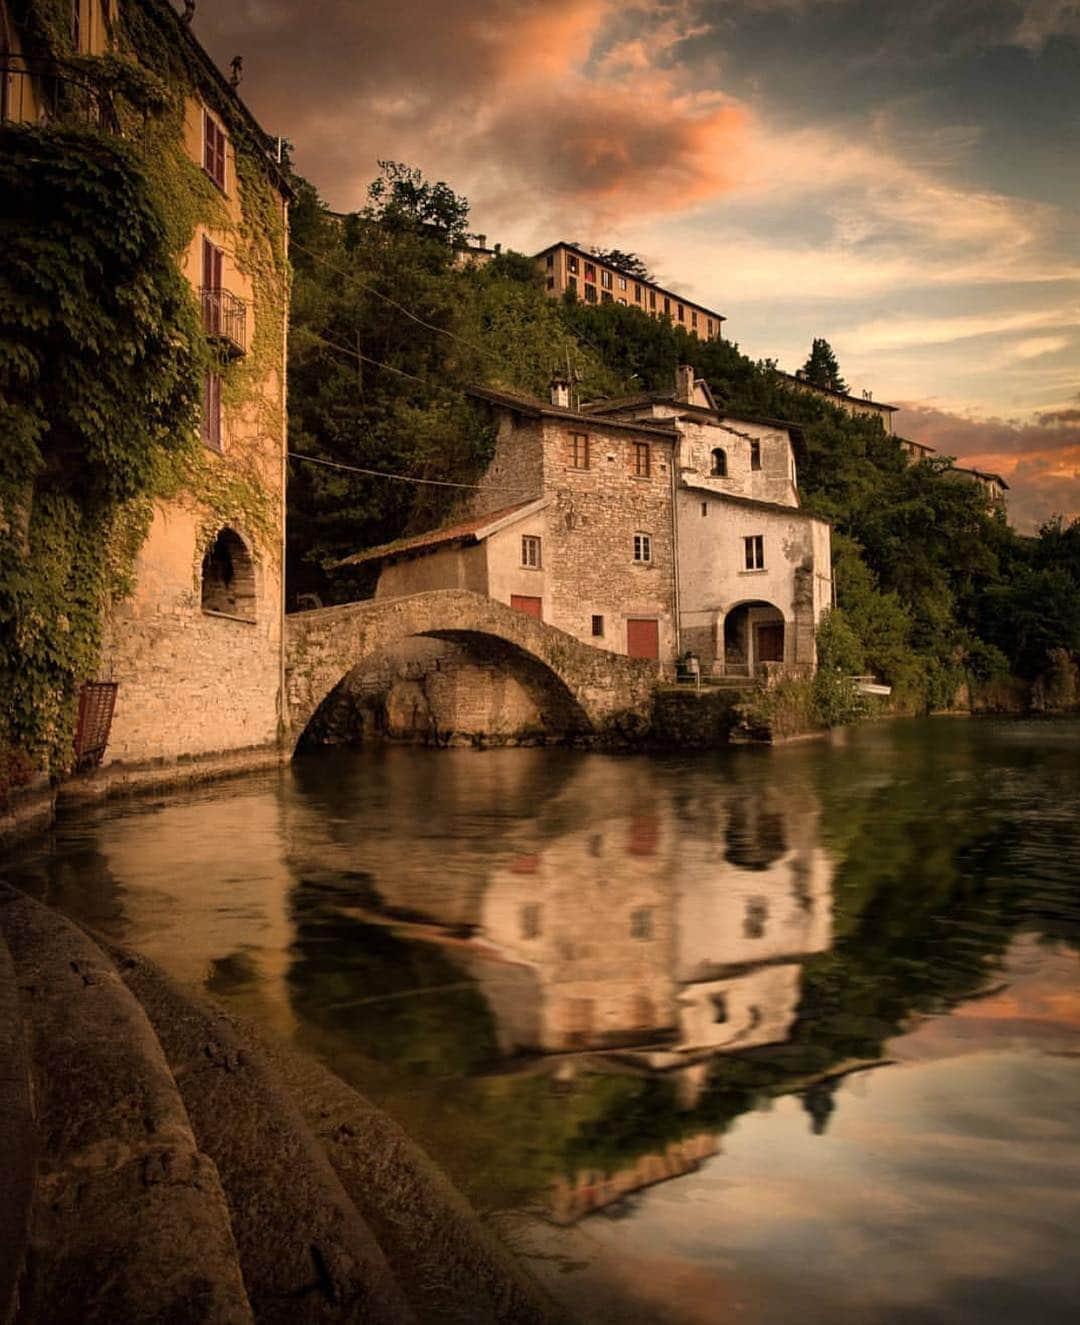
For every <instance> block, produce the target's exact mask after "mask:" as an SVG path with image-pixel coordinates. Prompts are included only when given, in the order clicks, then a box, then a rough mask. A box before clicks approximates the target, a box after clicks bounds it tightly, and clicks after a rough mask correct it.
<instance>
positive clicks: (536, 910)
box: [520, 902, 540, 939]
mask: <svg viewBox="0 0 1080 1325" xmlns="http://www.w3.org/2000/svg"><path fill="white" fill-rule="evenodd" d="M520 924H521V937H522V938H523V939H538V938H539V937H540V903H539V902H526V903H525V905H524V906H523V907H522V908H521V916H520Z"/></svg>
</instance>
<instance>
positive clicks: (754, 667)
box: [724, 600, 787, 676]
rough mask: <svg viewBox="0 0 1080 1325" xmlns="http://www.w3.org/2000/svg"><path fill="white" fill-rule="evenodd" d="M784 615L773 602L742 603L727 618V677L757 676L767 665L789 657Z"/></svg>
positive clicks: (725, 637)
mask: <svg viewBox="0 0 1080 1325" xmlns="http://www.w3.org/2000/svg"><path fill="white" fill-rule="evenodd" d="M786 650H787V630H786V627H785V624H784V614H783V612H781V611H780V609H779V608H778V607H774V606H773V604H772V603H766V602H764V601H762V600H755V601H753V602H748V603H739V604H738V606H736V607H733V608H731V609H730V610H729V611H728V613H727V615H726V616H725V617H724V674H725V676H757V675H759V674H760V672H761V668H762V664H763V663H780V662H783V661H784V659H785V657H786Z"/></svg>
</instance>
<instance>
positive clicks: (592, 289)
mask: <svg viewBox="0 0 1080 1325" xmlns="http://www.w3.org/2000/svg"><path fill="white" fill-rule="evenodd" d="M585 302H586V303H587V304H595V303H596V286H595V285H586V287H585Z"/></svg>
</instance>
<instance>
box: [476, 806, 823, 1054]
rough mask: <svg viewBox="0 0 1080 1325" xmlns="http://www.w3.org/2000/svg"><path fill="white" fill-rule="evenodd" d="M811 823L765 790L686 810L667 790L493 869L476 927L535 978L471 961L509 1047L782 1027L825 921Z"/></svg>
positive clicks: (717, 1046)
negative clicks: (803, 963)
mask: <svg viewBox="0 0 1080 1325" xmlns="http://www.w3.org/2000/svg"><path fill="white" fill-rule="evenodd" d="M817 828H818V822H817V811H816V807H815V806H813V805H812V804H801V805H800V804H798V803H795V804H793V803H791V801H790V800H781V799H780V798H779V797H777V798H776V799H775V801H773V799H772V798H771V797H770V795H769V794H768V793H763V795H762V796H761V797H758V798H754V797H749V796H746V795H742V794H739V793H728V794H727V795H725V794H724V793H723V792H721V793H719V794H718V797H717V800H716V802H715V803H712V804H710V805H708V806H707V807H697V809H696V810H695V808H694V807H683V808H682V810H681V811H679V812H676V808H675V806H674V805H673V804H672V803H671V802H668V803H665V800H664V798H662V797H660V798H654V799H652V800H651V801H650V804H649V806H648V808H644V809H638V810H635V811H632V812H629V813H625V814H624V815H623V816H622V817H618V818H615V819H613V820H612V819H607V820H602V821H599V822H594V823H592V824H589V825H588V826H586V827H583V828H580V829H576V830H573V831H570V832H567V833H565V834H563V835H562V836H560V837H558V838H557V839H556V840H554V841H552V842H550V843H548V844H547V845H545V846H543V847H542V848H540V849H537V850H536V851H530V852H524V853H522V854H521V855H519V856H518V857H516V858H515V859H514V860H512V861H511V862H510V863H509V864H508V865H506V866H504V867H500V868H497V869H495V870H494V871H493V872H492V875H491V876H490V879H489V882H488V886H487V888H486V890H485V893H484V898H483V905H482V911H481V916H480V937H481V939H482V940H483V942H484V943H486V944H488V945H490V946H491V948H492V949H493V955H495V956H497V957H498V958H499V959H500V961H501V962H503V963H510V964H511V965H514V966H519V967H525V968H527V969H528V970H529V971H530V972H531V974H532V977H533V978H532V979H531V980H524V979H519V980H517V981H514V980H513V979H512V978H511V977H510V976H509V975H508V974H507V973H506V972H505V971H495V970H493V971H492V972H491V973H490V975H488V974H486V973H485V971H484V969H483V965H482V964H478V965H477V966H476V967H475V968H474V969H475V971H476V974H477V976H478V978H479V979H480V980H481V982H482V983H483V984H484V985H485V992H486V993H487V994H488V997H489V1001H490V1002H491V1003H492V1006H493V1011H494V1013H495V1016H496V1020H497V1021H498V1023H499V1026H500V1030H501V1038H502V1040H503V1044H504V1048H505V1049H507V1050H514V1049H517V1050H540V1051H545V1052H549V1053H550V1052H556V1053H558V1052H566V1051H575V1050H587V1049H592V1050H596V1049H604V1048H613V1047H618V1046H622V1047H627V1046H635V1047H645V1046H649V1045H660V1044H666V1046H667V1048H668V1049H669V1050H671V1051H674V1052H675V1053H676V1054H677V1055H679V1054H685V1053H693V1052H702V1051H706V1052H708V1051H714V1052H715V1051H719V1050H734V1049H745V1048H750V1047H753V1046H756V1045H762V1044H769V1043H775V1042H777V1041H780V1040H783V1039H784V1038H785V1036H786V1034H787V1032H788V1029H789V1027H790V1026H791V1024H792V1022H793V1020H794V1018H795V1014H796V1009H797V1007H798V1001H799V989H800V970H801V967H800V959H802V958H804V957H806V956H808V955H810V954H812V953H815V952H821V951H823V950H825V949H826V948H827V947H828V946H829V942H830V939H831V933H832V925H831V907H830V884H831V879H832V866H831V864H830V862H829V860H828V858H827V856H826V855H825V853H824V852H823V851H822V850H821V848H820V847H819V846H818V845H817ZM670 1061H671V1065H674V1064H675V1063H677V1062H679V1061H680V1059H679V1058H675V1059H672V1060H670ZM667 1063H668V1060H667V1059H665V1058H663V1057H662V1056H657V1057H656V1059H655V1065H656V1066H658V1067H659V1066H661V1065H667Z"/></svg>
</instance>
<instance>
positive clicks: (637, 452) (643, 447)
mask: <svg viewBox="0 0 1080 1325" xmlns="http://www.w3.org/2000/svg"><path fill="white" fill-rule="evenodd" d="M634 473H635V474H636V475H637V477H638V478H648V477H649V475H650V474H651V473H652V447H651V446H650V445H649V443H648V442H635V443H634Z"/></svg>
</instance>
